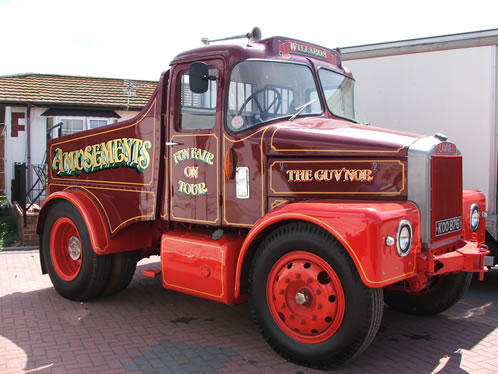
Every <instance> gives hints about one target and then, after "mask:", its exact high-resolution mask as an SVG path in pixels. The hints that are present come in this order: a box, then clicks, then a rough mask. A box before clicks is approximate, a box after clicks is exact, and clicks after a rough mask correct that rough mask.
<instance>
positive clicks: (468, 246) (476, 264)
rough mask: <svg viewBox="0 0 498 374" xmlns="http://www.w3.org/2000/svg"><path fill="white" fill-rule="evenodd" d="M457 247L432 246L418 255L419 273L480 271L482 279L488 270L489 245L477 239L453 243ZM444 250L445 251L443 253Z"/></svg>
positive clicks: (432, 274)
mask: <svg viewBox="0 0 498 374" xmlns="http://www.w3.org/2000/svg"><path fill="white" fill-rule="evenodd" d="M453 246H454V247H455V248H456V249H455V250H452V249H445V250H441V249H436V248H431V249H429V250H428V251H423V252H422V253H420V254H419V255H418V260H419V262H418V270H419V273H421V272H422V273H425V274H426V275H427V276H435V275H441V274H447V273H454V272H469V273H479V279H482V278H483V276H484V273H485V272H487V271H488V269H487V267H486V266H485V265H484V261H485V256H486V255H488V254H489V250H488V247H487V246H486V245H484V244H479V243H478V242H477V241H472V242H467V241H463V240H461V241H459V242H458V243H457V244H456V245H453ZM445 251H446V252H445ZM443 252H444V253H443Z"/></svg>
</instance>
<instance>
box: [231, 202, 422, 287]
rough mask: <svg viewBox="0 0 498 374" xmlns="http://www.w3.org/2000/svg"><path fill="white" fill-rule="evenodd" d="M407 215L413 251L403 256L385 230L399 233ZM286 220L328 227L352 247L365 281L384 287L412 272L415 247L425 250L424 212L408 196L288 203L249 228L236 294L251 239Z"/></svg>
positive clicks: (346, 246)
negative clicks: (422, 237)
mask: <svg viewBox="0 0 498 374" xmlns="http://www.w3.org/2000/svg"><path fill="white" fill-rule="evenodd" d="M402 219H408V220H409V221H410V222H411V224H412V228H413V244H412V249H411V251H410V253H409V254H408V255H407V256H406V257H401V256H400V255H399V254H398V251H397V249H396V244H393V245H386V236H388V235H389V236H391V237H393V238H396V233H397V230H398V225H399V222H400V221H401V220H402ZM286 221H305V222H310V223H313V224H315V225H317V226H320V227H322V228H323V229H324V230H326V231H328V232H329V233H330V234H331V235H332V236H333V237H335V238H336V239H337V240H338V241H339V242H340V243H341V244H342V246H343V247H344V249H345V250H346V251H347V252H348V254H349V255H350V257H351V259H352V260H353V262H354V264H355V266H356V269H357V270H358V273H359V275H360V277H361V279H362V281H363V283H364V284H365V285H367V286H368V287H384V286H387V285H389V284H392V283H396V282H399V281H400V280H403V279H406V278H409V277H411V276H413V275H414V274H415V272H416V265H417V264H416V259H417V253H419V252H420V251H421V242H420V212H419V210H418V208H417V206H416V205H415V204H414V203H412V202H409V201H406V202H377V201H338V200H320V201H312V202H302V203H293V204H288V205H286V206H284V207H282V208H278V209H275V210H273V211H271V212H270V213H268V214H267V215H265V216H264V217H263V218H261V219H260V220H259V221H258V222H256V224H255V225H254V226H253V228H252V229H251V230H250V231H249V233H248V235H247V237H246V239H245V241H244V243H243V245H242V248H241V250H240V253H239V256H238V260H237V268H236V284H235V297H239V295H240V284H241V282H240V281H241V274H242V270H243V268H244V267H245V266H248V264H247V263H246V261H247V258H250V257H251V256H249V254H250V253H251V252H252V251H254V250H255V248H254V246H251V245H252V244H253V243H258V242H259V241H261V240H262V236H264V235H266V233H267V232H268V230H272V228H273V227H276V226H278V225H279V224H281V223H284V222H286Z"/></svg>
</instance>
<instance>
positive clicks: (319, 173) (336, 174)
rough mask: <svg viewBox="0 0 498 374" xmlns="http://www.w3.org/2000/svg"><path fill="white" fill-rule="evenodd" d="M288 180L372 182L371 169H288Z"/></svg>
mask: <svg viewBox="0 0 498 374" xmlns="http://www.w3.org/2000/svg"><path fill="white" fill-rule="evenodd" d="M286 174H287V178H288V179H287V182H313V181H317V182H350V183H351V182H372V181H373V180H374V177H373V175H372V174H373V171H372V170H371V169H346V168H342V169H319V170H315V171H313V170H310V169H304V170H303V169H298V170H287V171H286Z"/></svg>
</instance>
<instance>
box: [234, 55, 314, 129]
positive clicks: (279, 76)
mask: <svg viewBox="0 0 498 374" xmlns="http://www.w3.org/2000/svg"><path fill="white" fill-rule="evenodd" d="M316 92H317V88H316V84H315V80H314V78H313V73H312V72H311V70H310V69H309V67H307V66H305V65H299V64H290V63H281V62H273V61H250V60H248V61H243V62H241V63H239V64H237V65H236V66H235V67H234V68H233V70H232V73H231V75H230V83H229V88H228V102H227V112H226V118H227V125H228V128H229V129H230V130H232V131H236V132H238V131H244V130H246V129H249V128H251V127H254V126H259V125H260V124H262V123H265V122H267V121H272V120H275V119H282V118H290V117H292V116H293V115H316V114H320V113H322V112H323V109H322V104H321V102H320V100H319V98H318V95H317V93H316Z"/></svg>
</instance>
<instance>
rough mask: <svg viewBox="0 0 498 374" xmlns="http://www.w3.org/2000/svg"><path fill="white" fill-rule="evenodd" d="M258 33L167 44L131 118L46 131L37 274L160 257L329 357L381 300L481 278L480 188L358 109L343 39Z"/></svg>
mask: <svg viewBox="0 0 498 374" xmlns="http://www.w3.org/2000/svg"><path fill="white" fill-rule="evenodd" d="M253 34H254V33H253ZM253 34H251V35H250V36H248V40H247V41H246V40H243V41H242V42H241V43H234V42H233V41H230V42H228V43H225V42H222V43H213V44H210V43H207V44H208V45H206V46H204V47H201V48H198V49H194V50H191V51H187V52H184V53H181V54H179V55H178V56H176V57H175V59H174V60H173V61H172V62H171V64H170V69H169V70H168V71H167V72H165V73H163V75H162V76H161V80H160V81H159V84H158V86H157V88H156V91H155V93H154V94H153V95H152V97H151V99H150V101H149V104H148V105H147V106H146V107H145V108H144V109H143V110H142V112H141V113H140V114H139V115H138V116H137V117H136V118H134V119H131V120H128V121H123V122H121V123H116V124H114V125H111V126H108V127H106V128H99V129H94V130H89V131H86V132H84V133H79V134H74V135H70V136H67V137H61V138H57V139H53V140H51V141H49V144H48V150H49V177H48V187H49V190H50V196H49V198H48V199H47V201H46V202H45V203H44V205H43V207H42V210H41V213H40V217H39V222H38V232H39V233H40V243H41V246H40V256H41V263H42V270H43V271H44V272H48V273H49V275H50V277H51V280H52V282H53V284H54V286H55V288H56V289H57V291H58V292H59V293H61V294H62V295H63V296H64V297H67V298H69V299H73V300H85V299H89V298H93V297H98V296H103V295H109V294H112V293H115V292H119V291H121V290H123V289H124V288H125V287H126V286H127V285H128V283H129V282H130V281H131V279H132V277H133V274H134V272H135V267H136V262H137V261H138V260H139V259H140V258H142V257H145V256H150V255H154V254H156V255H160V258H161V261H160V269H158V270H157V272H152V273H151V274H150V275H152V276H154V275H157V274H161V277H162V283H163V286H164V287H166V288H169V289H173V290H177V291H180V292H185V293H188V294H191V295H195V296H199V297H204V298H208V299H212V300H215V301H219V302H223V303H226V304H237V303H242V302H246V301H249V303H250V305H251V308H252V311H253V315H254V316H255V320H256V323H257V324H258V326H259V327H260V329H261V330H262V332H263V335H264V336H265V338H266V339H267V341H268V342H269V343H270V345H271V346H272V347H274V348H275V349H276V350H277V351H278V352H279V353H280V354H282V355H283V356H284V357H286V358H289V359H291V360H293V361H295V362H298V363H302V364H305V365H308V366H312V367H320V368H321V367H329V366H330V365H337V364H339V363H341V362H344V361H345V360H347V359H349V358H351V357H353V356H355V355H356V354H358V353H359V352H361V351H362V350H363V349H364V348H365V347H366V346H368V344H369V343H370V342H371V341H372V339H373V337H374V336H375V332H376V331H377V329H378V327H379V325H380V321H381V318H382V309H383V304H384V300H385V301H386V302H387V303H388V304H389V305H390V306H391V307H393V308H396V309H398V310H400V311H404V312H407V313H414V314H425V315H427V314H437V313H439V312H442V311H444V310H446V309H447V308H449V307H451V306H452V305H453V304H454V303H456V302H457V301H458V300H459V298H460V297H461V295H462V294H463V292H464V291H465V289H466V288H467V287H468V285H469V282H470V280H471V274H472V273H474V272H476V273H479V274H480V276H482V274H483V273H484V272H485V271H486V268H485V266H484V262H483V261H484V256H485V255H486V254H487V253H488V251H487V249H486V247H485V246H484V245H483V244H482V243H483V242H484V235H485V233H484V226H485V224H484V218H483V212H484V209H485V198H484V196H483V195H482V194H481V193H479V192H476V191H474V192H464V191H463V190H462V155H461V154H460V152H459V150H458V148H457V147H456V146H455V145H454V144H453V143H451V142H450V141H449V140H448V139H447V138H446V137H444V136H443V135H440V134H436V135H434V136H431V137H422V136H419V135H416V134H409V133H403V132H397V131H392V130H385V129H381V128H375V127H372V126H366V125H363V124H360V123H358V122H357V121H356V115H355V99H354V83H355V81H354V78H353V76H352V74H351V72H349V71H348V70H347V68H346V67H344V66H343V65H342V62H341V55H340V51H338V50H334V49H329V48H324V47H320V46H317V45H313V44H310V43H306V42H302V41H299V40H294V39H289V38H285V37H278V36H277V37H271V38H268V39H264V40H259V38H255V37H254V35H256V34H257V33H255V34H254V35H253Z"/></svg>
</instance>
